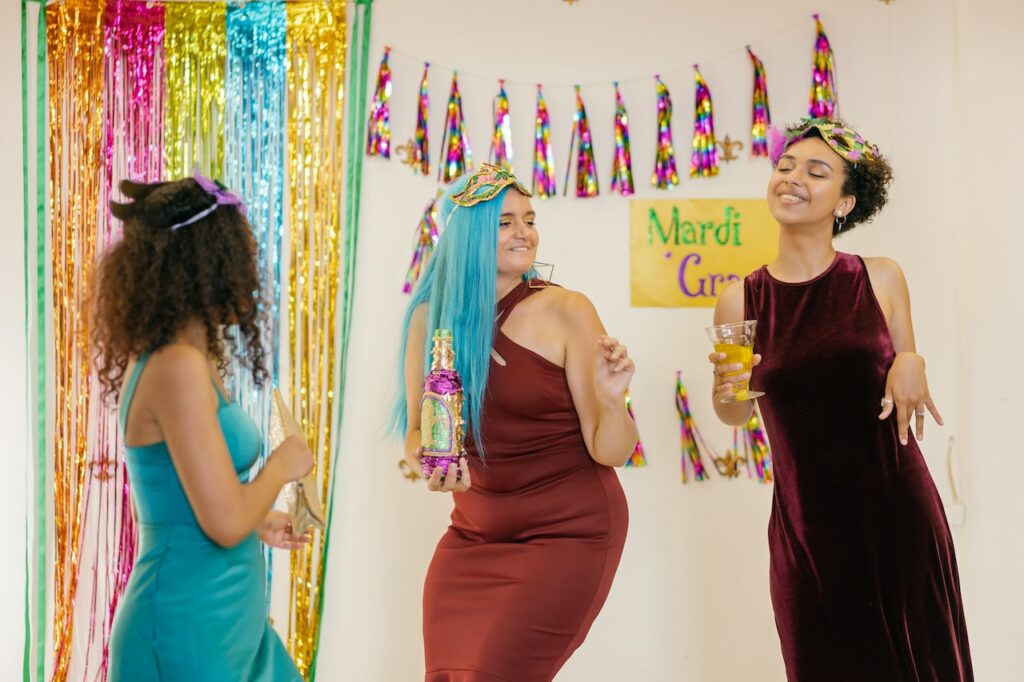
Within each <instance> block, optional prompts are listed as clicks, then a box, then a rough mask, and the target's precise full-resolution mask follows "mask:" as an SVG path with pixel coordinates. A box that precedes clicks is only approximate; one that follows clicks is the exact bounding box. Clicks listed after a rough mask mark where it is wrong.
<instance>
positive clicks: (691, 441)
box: [676, 372, 710, 483]
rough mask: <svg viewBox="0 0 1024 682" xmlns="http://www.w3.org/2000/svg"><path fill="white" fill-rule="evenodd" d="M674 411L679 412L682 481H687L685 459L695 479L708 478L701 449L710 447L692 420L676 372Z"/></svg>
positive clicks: (680, 376) (680, 375)
mask: <svg viewBox="0 0 1024 682" xmlns="http://www.w3.org/2000/svg"><path fill="white" fill-rule="evenodd" d="M676 412H677V413H678V414H679V441H680V449H681V458H680V472H681V474H682V481H683V483H686V482H687V473H686V472H687V461H689V463H690V468H691V469H692V470H693V478H694V480H696V481H704V480H707V479H708V478H709V476H708V472H707V469H706V468H705V466H704V458H703V452H702V450H708V452H709V454H710V449H709V448H708V447H707V445H706V444H705V442H704V439H703V438H702V437H701V435H700V430H698V429H697V424H696V423H695V422H694V421H693V414H692V413H691V412H690V400H689V397H688V396H687V394H686V387H685V386H683V373H682V372H676Z"/></svg>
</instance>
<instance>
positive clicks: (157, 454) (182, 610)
mask: <svg viewBox="0 0 1024 682" xmlns="http://www.w3.org/2000/svg"><path fill="white" fill-rule="evenodd" d="M147 360H148V356H143V357H141V358H140V359H139V362H138V363H137V364H136V366H135V369H134V371H133V372H132V374H131V376H130V377H129V378H128V383H127V384H126V385H125V390H124V395H123V400H122V405H121V413H120V418H121V428H122V430H123V429H124V426H125V418H126V416H127V414H128V408H129V406H130V405H131V402H132V397H133V396H134V394H135V387H136V385H137V384H138V381H139V376H140V374H141V373H142V369H143V367H144V366H145V364H146V361H147ZM217 396H218V401H219V404H218V408H217V420H218V421H219V422H220V428H221V431H222V432H223V433H224V440H225V441H226V442H227V445H228V452H229V453H230V454H231V461H232V463H233V464H234V467H235V471H236V472H238V478H239V480H241V481H242V482H245V481H247V480H248V472H249V468H250V467H251V466H252V464H253V463H254V462H255V461H256V457H257V455H258V453H259V450H260V434H259V431H258V430H257V428H256V425H255V424H254V423H253V422H252V420H251V419H250V418H249V416H248V415H247V414H246V413H245V411H244V410H243V409H242V408H241V406H240V405H238V404H237V403H228V402H227V401H226V400H224V398H223V397H222V396H221V395H220V391H219V390H218V391H217ZM125 450H126V459H127V464H128V478H129V480H130V481H131V485H132V496H133V498H134V501H135V508H136V512H137V514H138V524H139V539H140V544H139V550H138V557H137V559H136V560H135V567H134V568H133V569H132V575H131V578H130V579H129V581H128V586H127V589H126V591H125V594H124V596H123V597H122V599H121V603H120V604H119V606H118V609H117V613H116V614H115V617H114V628H113V632H112V634H111V640H110V681H111V682H141V681H148V680H183V681H186V682H207V681H209V682H227V681H229V680H239V681H241V680H245V681H247V682H248V681H252V680H259V681H260V682H264V681H270V680H274V681H276V680H289V681H291V680H301V679H302V677H301V676H300V675H299V672H298V670H297V669H296V668H295V665H294V664H293V663H292V660H291V658H290V657H289V655H288V652H287V650H286V649H285V648H284V645H283V644H282V643H281V640H280V639H279V638H278V636H277V634H276V633H275V632H274V630H273V629H272V628H271V627H270V624H269V623H268V622H267V615H266V611H265V606H264V599H265V595H266V565H265V563H264V561H263V557H262V555H261V554H260V543H259V540H258V539H257V537H256V534H255V533H253V534H252V535H250V536H249V537H247V538H246V539H245V540H243V541H242V542H241V543H240V544H238V545H237V546H235V547H232V548H230V549H225V548H224V547H221V546H220V545H218V544H216V543H215V542H213V541H212V540H211V539H210V538H208V537H207V536H206V535H205V534H204V533H203V531H202V529H201V528H200V527H199V523H198V522H197V521H196V517H195V514H194V513H193V512H192V507H191V506H190V505H189V503H188V499H187V498H186V497H185V492H184V490H183V489H182V487H181V482H180V481H179V480H178V475H177V473H176V472H175V470H174V464H173V463H172V462H171V454H170V452H169V451H168V449H167V444H166V443H163V442H160V443H153V444H151V445H145V446H142V447H128V448H126V449H125Z"/></svg>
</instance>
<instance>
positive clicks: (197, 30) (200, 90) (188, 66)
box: [164, 2, 227, 178]
mask: <svg viewBox="0 0 1024 682" xmlns="http://www.w3.org/2000/svg"><path fill="white" fill-rule="evenodd" d="M164 11H165V22H166V26H167V28H166V33H165V37H164V51H165V53H166V55H165V59H166V67H165V69H166V73H167V77H166V80H167V83H171V84H173V85H171V86H169V87H168V88H167V105H166V106H167V113H166V121H165V126H166V129H165V131H164V144H165V145H166V160H167V168H166V177H168V178H180V177H184V176H186V175H191V174H192V171H193V170H194V169H195V168H196V167H198V168H199V169H200V170H201V171H202V172H203V173H204V174H205V175H207V176H208V177H212V178H222V177H224V149H223V145H222V144H221V142H222V138H223V131H224V65H225V63H226V62H227V37H226V35H225V32H224V25H225V22H226V16H225V14H226V10H225V7H224V4H223V3H213V2H170V3H167V4H166V6H165V10H164Z"/></svg>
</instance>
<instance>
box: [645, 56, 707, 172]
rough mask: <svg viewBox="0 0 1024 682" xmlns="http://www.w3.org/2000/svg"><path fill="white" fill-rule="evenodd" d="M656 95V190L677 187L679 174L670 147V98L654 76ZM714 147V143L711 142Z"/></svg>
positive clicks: (660, 82) (671, 147)
mask: <svg viewBox="0 0 1024 682" xmlns="http://www.w3.org/2000/svg"><path fill="white" fill-rule="evenodd" d="M654 78H655V81H656V82H657V86H656V90H657V94H658V151H657V153H656V154H655V157H654V173H653V174H652V175H651V184H652V185H654V186H655V187H657V188H658V189H670V188H672V187H677V186H678V185H679V173H677V172H676V150H675V147H674V146H673V145H672V98H671V97H670V96H669V93H668V86H666V85H665V82H664V81H662V80H661V76H655V77H654ZM711 146H712V147H714V141H712V145H711Z"/></svg>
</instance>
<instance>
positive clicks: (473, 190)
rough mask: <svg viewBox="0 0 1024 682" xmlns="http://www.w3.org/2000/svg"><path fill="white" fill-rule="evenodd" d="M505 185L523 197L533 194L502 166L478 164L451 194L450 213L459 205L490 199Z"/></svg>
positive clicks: (474, 203)
mask: <svg viewBox="0 0 1024 682" xmlns="http://www.w3.org/2000/svg"><path fill="white" fill-rule="evenodd" d="M506 187H514V188H515V189H516V191H518V192H519V193H520V194H522V195H523V196H525V197H532V196H533V194H531V193H530V191H529V190H527V189H526V188H525V187H523V186H522V185H521V184H520V183H519V181H518V180H516V176H514V175H512V174H511V173H509V172H508V171H507V170H505V169H504V168H501V167H499V166H495V165H494V164H490V163H483V164H480V167H479V168H478V169H476V170H475V171H474V172H473V174H472V175H471V176H469V181H468V182H466V186H465V187H463V188H462V191H461V192H459V193H457V194H453V195H452V196H451V200H452V203H453V204H455V208H453V209H452V212H451V213H455V211H456V210H457V209H458V208H459V207H460V206H466V207H469V206H476V205H477V204H479V203H481V202H484V201H490V200H491V199H493V198H494V197H496V196H498V193H499V192H500V191H501V190H503V189H505V188H506ZM451 213H449V214H448V217H449V218H451Z"/></svg>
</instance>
